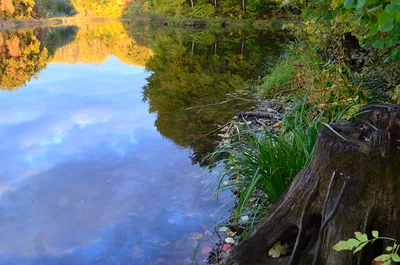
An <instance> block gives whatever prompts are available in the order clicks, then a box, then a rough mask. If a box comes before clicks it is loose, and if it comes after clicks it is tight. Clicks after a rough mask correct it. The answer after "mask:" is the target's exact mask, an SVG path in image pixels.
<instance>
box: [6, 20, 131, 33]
mask: <svg viewBox="0 0 400 265" xmlns="http://www.w3.org/2000/svg"><path fill="white" fill-rule="evenodd" d="M108 20H124V19H123V18H110V17H57V18H41V19H15V20H0V29H3V30H4V29H16V28H30V27H42V26H55V25H69V24H75V23H82V22H89V21H91V22H93V21H108Z"/></svg>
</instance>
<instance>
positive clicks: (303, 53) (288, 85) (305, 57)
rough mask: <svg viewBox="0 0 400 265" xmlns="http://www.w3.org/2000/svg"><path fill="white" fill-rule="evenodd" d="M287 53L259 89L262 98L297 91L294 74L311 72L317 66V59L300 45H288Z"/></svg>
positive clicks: (311, 52)
mask: <svg viewBox="0 0 400 265" xmlns="http://www.w3.org/2000/svg"><path fill="white" fill-rule="evenodd" d="M286 50H287V52H286V53H285V54H284V55H283V56H282V57H281V59H280V60H279V61H278V62H277V63H276V64H275V65H273V66H272V67H271V68H270V71H269V74H267V75H266V76H265V77H264V79H263V82H262V85H261V87H260V93H261V95H262V96H264V97H267V98H270V97H276V96H277V95H282V94H288V93H290V92H293V91H294V90H296V89H297V87H296V86H297V83H296V74H297V73H299V72H302V71H304V72H312V71H313V70H315V69H316V67H318V66H319V61H318V60H317V57H315V56H313V55H314V53H315V52H314V51H310V49H309V48H307V47H305V46H304V45H302V44H301V43H297V42H295V43H292V44H289V45H288V46H287V48H286Z"/></svg>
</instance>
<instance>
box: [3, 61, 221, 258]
mask: <svg viewBox="0 0 400 265" xmlns="http://www.w3.org/2000/svg"><path fill="white" fill-rule="evenodd" d="M148 75H149V73H146V72H145V71H144V69H142V68H140V67H137V66H132V65H126V64H122V63H121V62H120V61H119V60H118V59H117V58H116V57H110V58H109V59H108V60H106V61H105V62H104V63H103V64H101V65H90V64H75V65H68V64H62V63H51V64H49V65H48V67H47V69H46V70H43V71H42V72H41V73H40V74H39V77H38V79H37V80H32V81H31V82H29V83H28V84H27V86H25V87H23V88H20V89H18V90H15V91H11V92H8V91H0V109H1V113H2V115H1V116H0V137H1V145H0V194H1V197H0V235H1V237H0V264H8V265H11V264H132V265H140V264H180V263H181V261H184V260H185V259H186V261H184V263H187V262H188V259H187V258H189V257H191V255H192V253H193V250H194V248H195V247H196V244H197V241H196V240H192V239H190V237H191V235H192V233H194V232H198V233H204V231H205V230H206V229H208V228H210V225H212V224H213V222H214V220H215V219H213V218H214V217H211V216H210V214H211V213H213V212H214V211H215V209H216V208H217V207H216V205H215V203H211V204H210V203H208V204H205V205H202V206H199V205H198V206H196V207H195V206H194V205H193V203H194V201H195V199H196V197H197V195H198V194H199V192H200V190H201V189H202V187H203V185H202V184H201V183H200V180H198V179H196V178H197V177H198V176H199V175H200V174H201V173H203V172H204V169H201V168H200V167H199V166H197V165H192V164H191V160H190V158H189V156H190V150H188V149H182V148H180V147H178V146H176V145H175V144H174V143H173V142H172V141H170V140H168V139H166V138H164V137H162V136H161V135H160V134H159V133H158V132H157V130H156V128H155V127H154V121H155V119H156V116H155V115H154V114H149V113H148V106H147V104H146V103H143V102H142V93H141V90H142V87H143V86H144V85H145V83H146V80H145V78H146V77H147V76H148ZM205 195H208V193H206V194H205Z"/></svg>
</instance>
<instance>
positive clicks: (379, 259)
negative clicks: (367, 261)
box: [374, 254, 391, 261]
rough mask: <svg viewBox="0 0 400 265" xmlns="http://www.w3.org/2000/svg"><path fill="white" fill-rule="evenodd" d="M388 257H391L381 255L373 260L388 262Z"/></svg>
mask: <svg viewBox="0 0 400 265" xmlns="http://www.w3.org/2000/svg"><path fill="white" fill-rule="evenodd" d="M390 257H391V255H390V254H383V255H380V256H378V257H376V258H375V259H374V261H387V260H390Z"/></svg>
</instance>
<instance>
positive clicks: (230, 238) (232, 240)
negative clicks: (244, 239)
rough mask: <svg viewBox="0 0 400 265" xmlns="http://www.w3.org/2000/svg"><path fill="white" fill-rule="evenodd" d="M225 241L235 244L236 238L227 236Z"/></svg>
mask: <svg viewBox="0 0 400 265" xmlns="http://www.w3.org/2000/svg"><path fill="white" fill-rule="evenodd" d="M225 242H226V243H228V244H233V243H235V239H233V238H232V237H227V238H225Z"/></svg>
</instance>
